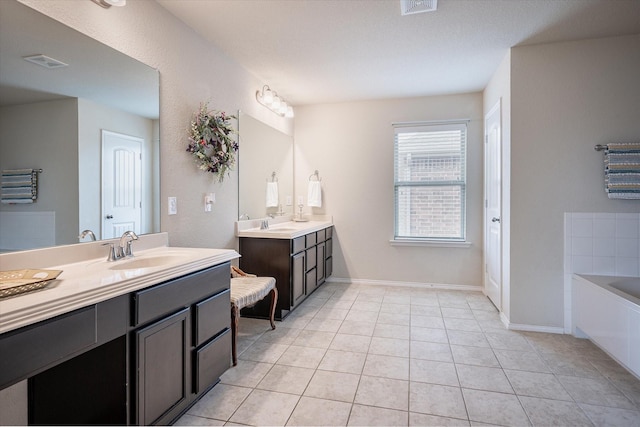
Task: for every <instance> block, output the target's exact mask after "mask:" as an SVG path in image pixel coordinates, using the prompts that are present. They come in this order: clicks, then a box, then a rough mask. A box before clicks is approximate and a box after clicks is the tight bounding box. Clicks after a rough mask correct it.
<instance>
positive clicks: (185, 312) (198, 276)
mask: <svg viewBox="0 0 640 427" xmlns="http://www.w3.org/2000/svg"><path fill="white" fill-rule="evenodd" d="M229 271H230V268H229V264H228V263H226V264H223V265H220V266H217V267H213V268H210V269H207V270H203V271H200V272H197V273H194V274H191V275H188V276H185V277H182V278H179V279H176V280H172V281H169V282H166V283H163V284H160V285H156V286H152V287H150V288H147V289H144V290H142V291H138V292H135V293H133V294H132V302H133V316H132V323H133V324H132V326H133V327H135V329H134V331H133V332H132V334H133V337H134V338H133V341H134V342H135V349H134V357H133V360H134V361H135V362H134V363H135V375H134V376H133V378H132V381H133V383H134V390H135V398H134V399H133V402H134V404H135V408H134V414H135V419H134V420H133V422H134V424H139V425H150V424H167V423H170V422H171V421H173V420H174V419H176V418H177V417H178V416H180V415H181V414H182V413H183V412H184V411H185V410H186V409H187V408H188V407H189V406H191V404H192V403H193V402H194V401H195V400H196V399H197V398H198V397H199V396H201V395H202V394H203V393H204V392H206V391H207V390H209V389H210V388H211V387H213V386H214V385H215V384H216V383H217V382H218V378H219V377H220V375H222V374H223V373H224V371H226V370H227V368H229V360H230V359H229V355H230V352H231V341H230V334H229V331H230V329H229V327H230V323H231V320H230V319H231V318H230V314H229V309H230V306H231V303H230V300H229V293H230V292H229V275H230V274H229Z"/></svg>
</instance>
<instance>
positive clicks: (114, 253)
mask: <svg viewBox="0 0 640 427" xmlns="http://www.w3.org/2000/svg"><path fill="white" fill-rule="evenodd" d="M134 240H138V235H137V234H136V233H134V232H133V231H131V230H129V231H125V232H124V233H123V234H122V237H120V242H119V244H118V247H117V248H116V247H115V243H103V245H104V246H107V245H109V255H108V256H107V261H117V260H119V259H122V258H125V257H132V256H133V249H132V247H131V242H133V241H134Z"/></svg>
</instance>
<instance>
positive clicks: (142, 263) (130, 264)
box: [109, 255, 182, 270]
mask: <svg viewBox="0 0 640 427" xmlns="http://www.w3.org/2000/svg"><path fill="white" fill-rule="evenodd" d="M180 258H182V257H179V256H172V255H158V256H154V257H148V258H137V259H136V258H134V259H132V260H130V261H116V262H114V264H113V265H112V266H111V267H109V270H134V269H137V268H153V267H160V266H161V265H166V264H175V263H176V261H178V260H180Z"/></svg>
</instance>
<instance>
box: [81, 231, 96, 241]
mask: <svg viewBox="0 0 640 427" xmlns="http://www.w3.org/2000/svg"><path fill="white" fill-rule="evenodd" d="M87 236H89V237H90V238H91V240H93V241H94V242H95V241H96V235H95V234H93V231H91V230H84V231H83V232H82V233H80V235H79V236H78V240H82V239H84V238H85V237H87Z"/></svg>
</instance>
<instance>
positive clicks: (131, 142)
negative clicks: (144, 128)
mask: <svg viewBox="0 0 640 427" xmlns="http://www.w3.org/2000/svg"><path fill="white" fill-rule="evenodd" d="M142 143H143V140H142V138H138V137H134V136H129V135H123V134H119V133H115V132H110V131H106V130H103V131H102V238H103V239H110V238H114V237H120V236H122V234H123V233H124V232H125V231H128V230H132V231H134V232H136V233H140V223H141V220H142V194H141V192H142V173H141V167H142V159H141V150H142Z"/></svg>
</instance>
